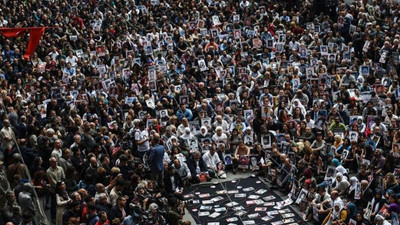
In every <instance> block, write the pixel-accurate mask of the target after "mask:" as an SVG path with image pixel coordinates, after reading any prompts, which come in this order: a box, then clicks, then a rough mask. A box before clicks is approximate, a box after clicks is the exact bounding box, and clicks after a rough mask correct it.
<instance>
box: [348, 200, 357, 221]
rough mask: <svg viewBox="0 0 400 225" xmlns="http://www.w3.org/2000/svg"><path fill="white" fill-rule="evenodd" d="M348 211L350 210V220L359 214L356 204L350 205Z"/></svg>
mask: <svg viewBox="0 0 400 225" xmlns="http://www.w3.org/2000/svg"><path fill="white" fill-rule="evenodd" d="M347 209H348V210H349V213H348V215H349V218H355V217H356V214H357V206H356V205H355V204H354V203H349V204H348V205H347Z"/></svg>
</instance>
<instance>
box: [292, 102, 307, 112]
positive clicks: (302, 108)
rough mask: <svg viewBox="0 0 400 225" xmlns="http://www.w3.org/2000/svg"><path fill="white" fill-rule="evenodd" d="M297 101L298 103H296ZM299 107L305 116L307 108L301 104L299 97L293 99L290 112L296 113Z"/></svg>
mask: <svg viewBox="0 0 400 225" xmlns="http://www.w3.org/2000/svg"><path fill="white" fill-rule="evenodd" d="M295 103H297V105H296V104H295ZM297 107H299V108H300V111H301V114H303V116H305V115H306V114H307V111H306V108H304V106H303V104H301V102H300V100H299V99H295V100H293V105H292V108H291V109H290V112H291V113H292V115H294V113H295V110H296V108H297Z"/></svg>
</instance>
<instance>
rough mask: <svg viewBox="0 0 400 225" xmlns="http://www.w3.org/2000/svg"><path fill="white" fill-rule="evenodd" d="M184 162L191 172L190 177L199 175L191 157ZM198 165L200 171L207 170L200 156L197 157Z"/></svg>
mask: <svg viewBox="0 0 400 225" xmlns="http://www.w3.org/2000/svg"><path fill="white" fill-rule="evenodd" d="M186 164H187V166H188V167H189V170H190V173H191V174H192V177H196V176H197V175H199V174H197V172H196V162H195V160H194V159H193V157H190V158H189V159H188V161H187V162H186ZM199 166H200V171H201V172H207V165H206V163H205V162H204V160H203V158H201V157H200V159H199Z"/></svg>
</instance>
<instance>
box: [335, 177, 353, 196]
mask: <svg viewBox="0 0 400 225" xmlns="http://www.w3.org/2000/svg"><path fill="white" fill-rule="evenodd" d="M335 185H336V186H335V188H334V190H336V191H337V192H338V193H339V196H341V197H344V196H346V195H347V191H348V189H349V187H350V183H349V182H348V181H347V178H346V177H345V176H343V174H342V173H340V172H338V173H336V181H335Z"/></svg>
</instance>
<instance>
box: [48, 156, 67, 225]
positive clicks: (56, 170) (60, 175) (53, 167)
mask: <svg viewBox="0 0 400 225" xmlns="http://www.w3.org/2000/svg"><path fill="white" fill-rule="evenodd" d="M49 161H50V168H48V169H47V171H46V176H47V180H48V181H49V183H50V196H51V207H50V215H51V220H52V222H55V220H56V207H57V203H56V202H57V198H56V185H57V183H58V182H60V181H62V180H64V179H65V174H64V170H63V168H61V167H60V166H57V159H56V158H55V157H51V158H50V160H49Z"/></svg>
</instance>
